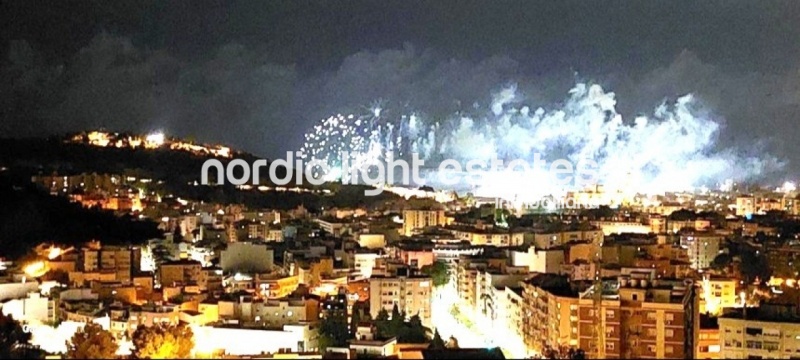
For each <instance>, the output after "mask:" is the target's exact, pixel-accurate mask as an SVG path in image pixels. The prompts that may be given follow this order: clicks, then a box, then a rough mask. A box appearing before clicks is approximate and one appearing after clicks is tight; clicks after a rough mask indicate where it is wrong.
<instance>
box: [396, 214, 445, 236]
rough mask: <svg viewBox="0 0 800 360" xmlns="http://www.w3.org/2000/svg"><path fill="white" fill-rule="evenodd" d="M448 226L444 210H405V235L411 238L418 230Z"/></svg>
mask: <svg viewBox="0 0 800 360" xmlns="http://www.w3.org/2000/svg"><path fill="white" fill-rule="evenodd" d="M447 224H448V220H447V217H446V216H445V214H444V210H404V211H403V235H404V236H411V235H414V232H415V231H417V230H422V229H425V228H428V227H435V226H445V225H447Z"/></svg>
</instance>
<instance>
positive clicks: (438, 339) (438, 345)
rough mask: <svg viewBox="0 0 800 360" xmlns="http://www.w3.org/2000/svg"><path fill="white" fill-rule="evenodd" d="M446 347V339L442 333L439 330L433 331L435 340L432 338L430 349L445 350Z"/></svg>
mask: <svg viewBox="0 0 800 360" xmlns="http://www.w3.org/2000/svg"><path fill="white" fill-rule="evenodd" d="M445 347H446V345H445V343H444V340H442V335H440V334H439V330H438V329H437V330H436V331H434V332H433V340H431V344H430V345H429V346H428V349H431V350H443V349H444V348H445Z"/></svg>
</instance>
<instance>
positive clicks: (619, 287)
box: [578, 277, 698, 359]
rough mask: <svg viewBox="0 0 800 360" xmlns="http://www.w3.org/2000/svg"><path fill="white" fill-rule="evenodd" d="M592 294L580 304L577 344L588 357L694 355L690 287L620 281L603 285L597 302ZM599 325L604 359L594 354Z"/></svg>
mask: <svg viewBox="0 0 800 360" xmlns="http://www.w3.org/2000/svg"><path fill="white" fill-rule="evenodd" d="M594 291H595V290H594V289H591V290H589V291H587V292H586V293H584V294H582V295H581V298H580V301H579V304H578V306H579V308H578V321H579V325H578V337H579V340H578V344H579V348H581V349H586V351H587V358H597V357H603V358H609V359H622V358H625V359H631V358H636V359H684V358H687V357H690V356H691V354H693V353H694V351H695V348H694V346H695V344H694V340H695V336H694V330H695V319H696V318H697V316H698V312H697V310H698V309H697V303H698V300H697V296H696V294H695V289H694V285H693V284H692V283H691V282H688V283H682V282H680V281H674V282H667V281H666V280H659V282H658V283H656V284H653V283H652V282H651V281H649V280H645V279H635V278H624V277H621V278H620V279H618V280H617V281H614V282H610V283H609V282H604V286H603V289H602V291H603V297H602V300H601V301H600V302H599V303H597V302H596V299H595V298H594ZM598 305H599V306H598ZM596 310H597V311H600V314H599V316H596V315H595V311H596ZM598 321H600V323H599V324H598ZM598 326H599V328H600V329H603V330H604V332H605V334H603V339H604V341H603V343H604V345H603V348H604V351H605V354H604V356H598V355H599V354H595V353H594V349H595V341H597V340H596V339H597V338H598V337H597V334H596V332H597V329H598Z"/></svg>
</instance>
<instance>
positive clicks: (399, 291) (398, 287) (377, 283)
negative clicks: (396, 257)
mask: <svg viewBox="0 0 800 360" xmlns="http://www.w3.org/2000/svg"><path fill="white" fill-rule="evenodd" d="M432 294H433V283H432V282H431V278H430V277H427V276H392V277H383V276H382V277H375V276H373V277H372V278H370V279H369V305H370V306H369V309H370V315H371V316H372V318H375V317H376V316H378V313H379V312H380V311H381V309H385V310H386V311H388V312H389V313H390V314H391V312H392V308H393V307H394V306H395V305H397V307H398V309H399V310H400V311H401V312H405V313H406V316H409V317H410V316H413V315H419V317H420V319H421V320H422V324H423V325H425V326H426V327H430V326H431V325H432V324H431V296H432Z"/></svg>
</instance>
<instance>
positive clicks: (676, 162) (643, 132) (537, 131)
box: [301, 84, 781, 199]
mask: <svg viewBox="0 0 800 360" xmlns="http://www.w3.org/2000/svg"><path fill="white" fill-rule="evenodd" d="M518 98H519V96H518V94H517V91H516V88H514V87H511V88H507V89H504V90H502V91H500V92H498V93H496V94H495V95H494V96H493V98H492V103H491V106H489V107H488V109H480V108H478V109H477V110H476V113H475V114H468V115H465V114H458V115H453V116H452V117H450V118H447V119H441V121H436V120H435V119H428V118H426V117H425V116H424V114H421V113H415V114H391V112H389V111H387V110H386V109H374V110H375V111H372V112H370V113H369V114H367V115H364V116H359V115H337V116H334V117H330V118H328V119H325V120H323V121H322V122H321V123H320V124H319V125H317V126H316V127H315V128H314V129H313V130H312V131H311V132H310V133H308V134H306V138H305V144H304V146H303V148H302V149H301V154H303V155H302V156H305V157H307V158H312V157H313V158H317V159H323V160H326V161H328V163H329V164H331V165H339V164H341V160H342V159H340V154H341V152H342V151H348V152H350V154H351V159H350V161H351V163H353V164H355V165H358V164H359V163H360V162H362V161H364V160H365V159H370V158H380V157H381V156H382V155H383V154H385V152H387V151H393V152H394V153H395V156H396V157H397V156H400V157H408V155H409V154H410V153H413V152H416V153H419V154H420V157H421V158H422V159H425V160H426V164H425V165H426V167H428V169H431V168H433V167H435V166H436V164H437V163H438V162H440V161H441V160H443V159H456V160H458V161H460V162H461V163H462V164H465V163H466V162H467V161H470V160H481V161H484V162H485V163H486V164H489V161H490V160H491V159H492V158H493V157H497V158H499V159H501V160H504V161H505V162H506V164H508V162H509V161H511V160H514V159H522V160H525V161H526V162H528V163H529V164H532V163H533V159H534V154H536V153H539V154H540V155H541V156H542V158H543V159H545V160H548V166H549V161H552V160H554V159H567V160H570V161H571V162H572V163H573V164H578V163H579V162H580V161H581V160H583V159H591V160H594V161H595V162H596V163H597V164H598V169H596V170H597V174H598V179H600V183H601V184H604V185H606V188H608V189H624V190H625V191H627V192H638V193H648V194H653V193H663V192H665V191H683V190H691V189H693V188H694V187H696V186H701V185H706V184H711V185H716V184H719V183H721V182H723V181H725V180H727V179H734V180H746V179H752V178H754V177H757V176H759V175H760V174H762V173H763V172H764V171H766V170H771V169H773V168H776V167H780V166H781V164H780V163H779V162H777V161H774V160H773V159H771V158H768V160H766V161H762V160H759V159H755V158H748V157H743V156H739V155H737V154H736V153H735V152H734V151H731V150H724V149H723V150H719V149H715V148H714V145H715V140H716V136H717V134H718V132H719V130H720V126H719V124H718V123H716V122H715V121H713V120H712V119H711V118H710V117H708V116H706V114H704V113H703V112H702V111H700V107H699V105H698V104H696V102H695V101H694V99H693V97H692V95H685V96H683V97H680V98H678V99H677V100H675V101H672V102H666V103H664V104H661V105H660V106H658V107H656V108H655V110H654V111H653V114H652V115H651V116H648V117H644V116H642V117H638V118H635V119H633V120H632V121H631V120H626V119H623V118H622V116H621V115H620V114H619V113H617V111H616V108H615V106H616V99H615V95H614V93H612V92H606V91H604V90H603V89H602V88H601V87H600V86H598V85H589V84H577V85H576V86H575V87H574V88H573V89H572V90H570V92H569V97H568V98H567V99H566V101H565V102H564V103H563V104H562V105H561V106H559V107H558V108H553V109H547V108H544V107H537V108H531V107H529V106H525V105H524V104H520V103H519V101H518V100H517V99H518ZM336 175H339V174H338V173H337V174H336ZM436 176H437V174H433V173H428V174H427V179H428V180H430V182H429V184H431V185H434V186H435V185H436V183H435V179H436ZM576 187H579V186H572V188H570V187H566V188H565V187H563V186H555V185H554V184H552V183H550V182H549V181H548V180H546V179H545V178H540V177H538V176H531V175H530V174H525V176H508V173H506V172H503V173H502V174H499V173H495V174H489V175H488V176H484V177H483V178H482V182H481V183H479V184H478V185H477V186H475V187H473V188H471V189H469V190H472V191H476V192H477V193H478V194H481V195H486V196H501V197H505V198H512V197H521V198H524V199H532V198H538V197H540V196H542V195H546V194H556V193H561V192H563V191H568V190H575V188H576ZM460 190H464V189H463V188H462V189H460Z"/></svg>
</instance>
